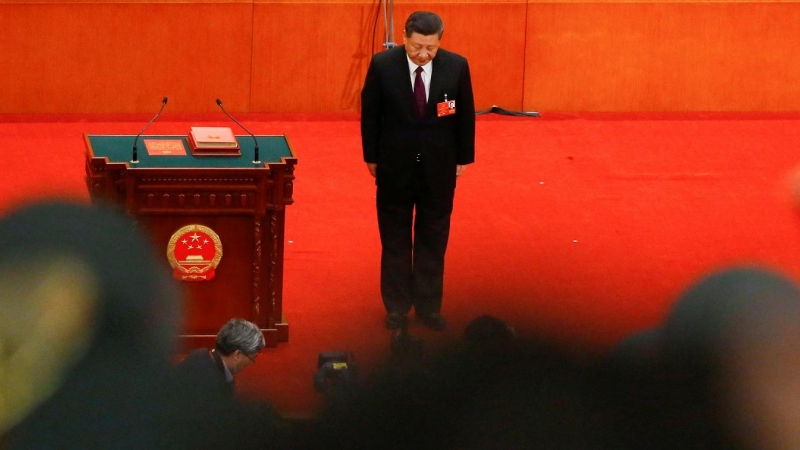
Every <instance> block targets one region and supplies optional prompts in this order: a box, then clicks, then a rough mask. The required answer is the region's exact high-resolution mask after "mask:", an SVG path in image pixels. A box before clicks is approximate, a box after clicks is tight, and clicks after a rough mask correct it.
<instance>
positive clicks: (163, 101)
mask: <svg viewBox="0 0 800 450" xmlns="http://www.w3.org/2000/svg"><path fill="white" fill-rule="evenodd" d="M161 103H163V104H165V105H166V104H167V97H164V100H161Z"/></svg>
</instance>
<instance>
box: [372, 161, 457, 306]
mask: <svg viewBox="0 0 800 450" xmlns="http://www.w3.org/2000/svg"><path fill="white" fill-rule="evenodd" d="M423 164H424V162H418V163H416V164H415V166H414V171H413V175H412V177H411V181H410V182H409V185H408V188H407V189H406V190H405V191H403V192H395V191H393V190H388V189H385V188H381V187H380V186H378V191H377V208H378V229H379V231H380V237H381V246H382V252H381V297H382V298H383V304H384V306H385V307H386V312H387V313H392V312H397V313H401V314H406V313H408V312H409V310H410V309H411V307H412V306H413V307H414V310H415V312H416V313H417V314H431V313H438V312H439V311H440V309H441V307H442V290H443V284H444V254H445V250H446V249H447V240H448V237H449V236H450V215H451V213H452V211H453V194H454V192H453V191H451V192H450V193H449V195H448V194H445V195H441V194H440V195H436V196H433V195H431V193H430V190H429V189H428V186H427V184H426V181H425V175H424V172H423V167H422V165H423ZM453 170H455V168H454V169H453Z"/></svg>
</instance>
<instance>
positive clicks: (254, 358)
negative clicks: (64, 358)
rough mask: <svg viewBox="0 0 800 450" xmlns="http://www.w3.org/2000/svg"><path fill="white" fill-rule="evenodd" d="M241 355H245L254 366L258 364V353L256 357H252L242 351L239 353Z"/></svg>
mask: <svg viewBox="0 0 800 450" xmlns="http://www.w3.org/2000/svg"><path fill="white" fill-rule="evenodd" d="M239 353H241V354H243V355H244V356H245V357H246V358H247V359H249V360H250V362H252V363H253V364H255V363H256V357H257V356H258V353H256V355H255V356H250V355H248V354H247V353H245V352H243V351H241V350H240V351H239Z"/></svg>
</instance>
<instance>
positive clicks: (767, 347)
mask: <svg viewBox="0 0 800 450" xmlns="http://www.w3.org/2000/svg"><path fill="white" fill-rule="evenodd" d="M664 340H665V341H664V344H665V347H664V348H665V350H666V354H665V357H666V361H667V363H668V364H669V365H670V367H671V369H672V370H674V373H676V374H679V375H680V376H681V377H682V382H683V387H684V388H686V389H685V390H684V392H686V393H688V394H689V397H688V398H695V399H697V400H699V403H700V405H702V406H705V407H707V408H708V410H709V411H710V412H711V415H710V416H711V422H712V424H711V425H712V426H715V427H716V426H720V428H721V430H722V434H724V435H726V436H731V439H732V440H733V441H735V442H736V444H737V447H738V448H747V449H764V450H771V449H775V450H777V449H788V448H800V426H798V423H800V290H798V288H797V286H796V285H795V284H794V283H793V282H792V281H790V280H789V279H787V278H785V277H783V276H782V275H779V274H777V273H774V272H770V271H768V270H765V269H758V268H734V269H728V270H725V271H721V272H717V273H714V274H711V275H709V276H707V277H706V278H704V279H703V280H701V281H700V282H698V283H696V284H695V285H694V286H693V287H692V288H691V289H690V290H689V291H688V292H687V293H686V294H685V295H684V296H683V297H682V298H681V299H680V300H679V301H678V303H677V304H676V305H675V307H674V309H673V311H672V313H671V314H670V317H669V319H668V320H667V323H666V324H665V326H664ZM690 385H692V386H693V387H691V388H690V387H689V386H690ZM699 389H702V390H703V391H699Z"/></svg>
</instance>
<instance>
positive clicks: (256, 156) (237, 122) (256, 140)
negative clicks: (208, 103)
mask: <svg viewBox="0 0 800 450" xmlns="http://www.w3.org/2000/svg"><path fill="white" fill-rule="evenodd" d="M217 105H219V108H220V109H221V110H222V112H224V113H225V115H226V116H228V118H229V119H231V120H232V121H234V122H236V125H239V126H240V127H242V129H243V130H244V131H247V133H248V134H249V135H250V137H252V138H253V142H255V144H256V147H255V153H253V164H261V159H259V157H258V139H256V135H255V134H253V133H251V132H250V130H248V129H247V128H245V127H244V125H242V124H241V123H239V121H238V120H236V119H234V118H233V116H232V115H230V114H228V111H225V107H224V106H222V100H220V99H217Z"/></svg>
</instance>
